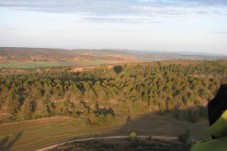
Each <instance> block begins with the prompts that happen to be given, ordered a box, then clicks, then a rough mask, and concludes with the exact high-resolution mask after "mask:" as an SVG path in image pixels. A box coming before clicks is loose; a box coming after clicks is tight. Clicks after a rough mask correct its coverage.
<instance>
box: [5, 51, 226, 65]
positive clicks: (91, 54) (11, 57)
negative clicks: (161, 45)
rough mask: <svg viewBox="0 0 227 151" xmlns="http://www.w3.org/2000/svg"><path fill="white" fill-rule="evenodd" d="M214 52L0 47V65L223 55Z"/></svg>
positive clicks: (133, 60)
mask: <svg viewBox="0 0 227 151" xmlns="http://www.w3.org/2000/svg"><path fill="white" fill-rule="evenodd" d="M226 58H227V56H222V55H216V54H199V53H187V52H185V53H183V52H182V53H177V52H157V51H133V50H112V49H101V50H97V49H74V50H68V49H55V48H14V47H0V68H33V67H47V66H77V67H81V66H96V65H101V64H116V63H128V62H137V61H154V60H172V59H190V60H195V59H196V60H203V59H208V60H214V59H226Z"/></svg>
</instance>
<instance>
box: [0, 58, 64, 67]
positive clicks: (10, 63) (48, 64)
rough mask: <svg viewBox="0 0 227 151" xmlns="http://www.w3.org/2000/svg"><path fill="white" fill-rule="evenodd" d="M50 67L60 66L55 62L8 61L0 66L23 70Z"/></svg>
mask: <svg viewBox="0 0 227 151" xmlns="http://www.w3.org/2000/svg"><path fill="white" fill-rule="evenodd" d="M52 66H61V64H60V63H59V62H57V61H35V62H19V61H16V60H9V61H7V63H5V64H0V68H23V69H29V68H39V67H52Z"/></svg>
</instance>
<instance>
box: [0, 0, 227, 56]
mask: <svg viewBox="0 0 227 151" xmlns="http://www.w3.org/2000/svg"><path fill="white" fill-rule="evenodd" d="M226 16H227V1H225V0H218V1H211V0H188V1H186V0H181V1H180V0H160V1H157V0H131V1H129V0H113V1H110V0H93V1H90V0H77V1H73V0H66V1H61V0H51V1H50V0H49V1H48V0H46V1H44V0H39V1H34V0H20V1H17V0H0V22H1V23H0V35H1V36H0V47H33V48H63V49H128V50H138V51H141V50H143V51H160V52H179V53H182V52H189V53H212V54H227V17H226Z"/></svg>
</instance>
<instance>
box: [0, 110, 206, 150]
mask: <svg viewBox="0 0 227 151" xmlns="http://www.w3.org/2000/svg"><path fill="white" fill-rule="evenodd" d="M131 117H132V121H131V122H126V121H127V116H126V115H117V116H116V120H115V121H116V122H115V123H114V124H113V125H110V126H89V125H88V124H87V120H86V119H79V118H71V117H51V118H44V119H38V120H30V121H21V122H13V123H5V124H1V125H0V148H7V147H8V148H7V149H9V150H21V151H22V150H34V149H38V148H42V147H45V146H48V145H51V144H55V143H58V142H64V141H67V140H70V139H73V138H75V137H82V136H94V135H101V136H103V135H105V136H106V135H107V136H108V135H111V136H112V135H128V134H129V132H130V131H131V130H135V131H136V132H137V134H138V135H145V134H146V135H158V136H178V135H179V134H181V133H183V132H184V130H185V129H187V128H189V129H191V133H192V137H193V138H195V139H197V140H203V139H208V138H209V135H208V133H207V132H206V129H207V127H208V123H207V121H205V120H200V121H199V122H197V123H196V124H192V123H189V122H186V121H179V120H176V119H173V118H171V117H168V116H160V115H157V114H154V113H152V114H139V115H131Z"/></svg>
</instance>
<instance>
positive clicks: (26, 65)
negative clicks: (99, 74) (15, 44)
mask: <svg viewBox="0 0 227 151" xmlns="http://www.w3.org/2000/svg"><path fill="white" fill-rule="evenodd" d="M117 63H119V62H118V61H114V60H99V59H97V60H83V61H75V60H70V59H69V60H53V61H33V62H20V61H17V60H8V61H7V62H5V63H0V68H17V69H31V68H42V67H58V66H77V67H83V66H96V65H101V64H117Z"/></svg>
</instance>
